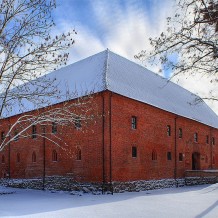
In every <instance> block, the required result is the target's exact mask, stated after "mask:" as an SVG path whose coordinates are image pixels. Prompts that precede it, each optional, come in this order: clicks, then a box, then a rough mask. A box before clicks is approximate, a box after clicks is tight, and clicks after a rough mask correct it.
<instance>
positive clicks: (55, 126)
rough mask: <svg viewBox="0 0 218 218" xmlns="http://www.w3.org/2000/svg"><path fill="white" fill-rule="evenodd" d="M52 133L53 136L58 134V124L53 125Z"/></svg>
mask: <svg viewBox="0 0 218 218" xmlns="http://www.w3.org/2000/svg"><path fill="white" fill-rule="evenodd" d="M51 132H52V133H53V134H55V133H57V123H55V122H53V123H52V127H51Z"/></svg>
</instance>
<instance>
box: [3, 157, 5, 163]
mask: <svg viewBox="0 0 218 218" xmlns="http://www.w3.org/2000/svg"><path fill="white" fill-rule="evenodd" d="M2 163H5V155H2Z"/></svg>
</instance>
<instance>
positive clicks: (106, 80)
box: [104, 48, 109, 89]
mask: <svg viewBox="0 0 218 218" xmlns="http://www.w3.org/2000/svg"><path fill="white" fill-rule="evenodd" d="M108 69H109V49H108V48H107V49H106V60H105V72H104V80H105V87H104V88H105V89H108V77H107V74H108Z"/></svg>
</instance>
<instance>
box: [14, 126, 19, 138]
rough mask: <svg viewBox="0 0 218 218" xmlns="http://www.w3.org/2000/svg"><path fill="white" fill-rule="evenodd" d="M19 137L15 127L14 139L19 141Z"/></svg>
mask: <svg viewBox="0 0 218 218" xmlns="http://www.w3.org/2000/svg"><path fill="white" fill-rule="evenodd" d="M18 139H19V135H18V131H17V130H16V129H15V131H14V141H17V140H18Z"/></svg>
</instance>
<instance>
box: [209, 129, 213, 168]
mask: <svg viewBox="0 0 218 218" xmlns="http://www.w3.org/2000/svg"><path fill="white" fill-rule="evenodd" d="M209 140H210V168H211V169H213V145H212V128H211V127H210V138H209Z"/></svg>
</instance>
